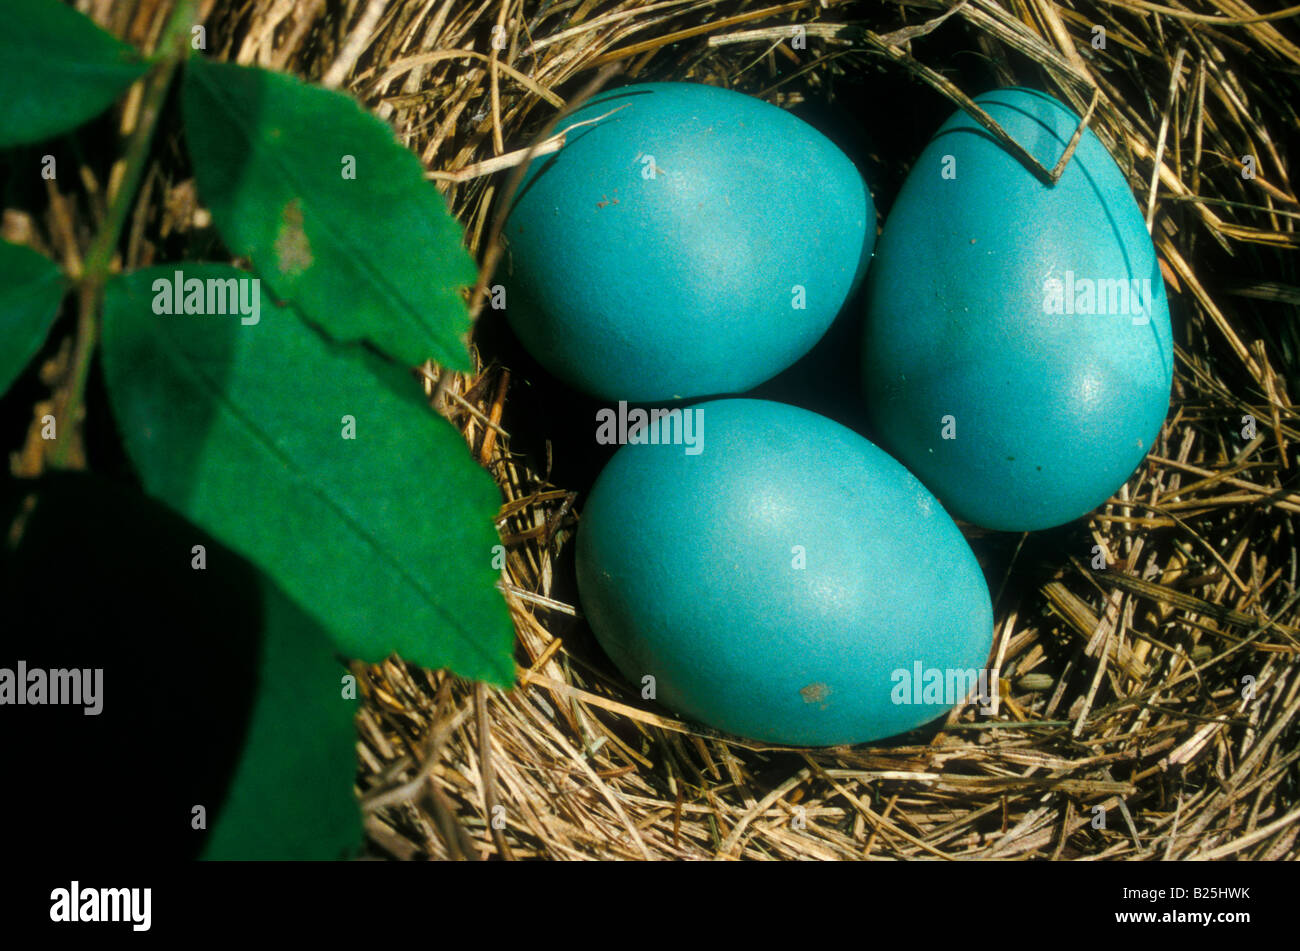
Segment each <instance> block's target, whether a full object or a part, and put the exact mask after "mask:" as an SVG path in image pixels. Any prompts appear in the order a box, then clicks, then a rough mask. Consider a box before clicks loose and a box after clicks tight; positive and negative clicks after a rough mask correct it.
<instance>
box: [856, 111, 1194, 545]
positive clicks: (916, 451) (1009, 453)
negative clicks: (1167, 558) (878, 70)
mask: <svg viewBox="0 0 1300 951" xmlns="http://www.w3.org/2000/svg"><path fill="white" fill-rule="evenodd" d="M975 101H976V102H977V103H979V105H980V106H982V107H983V108H984V109H985V110H986V111H987V112H988V113H989V114H990V115H991V116H992V117H993V118H994V119H996V120H997V122H998V123H999V124H1000V125H1001V126H1002V127H1003V128H1004V129H1005V130H1006V131H1007V132H1008V133H1009V134H1010V135H1011V137H1012V138H1013V139H1015V141H1017V142H1018V143H1019V144H1020V145H1022V146H1023V147H1024V148H1025V149H1026V150H1027V151H1028V152H1030V153H1031V154H1032V155H1033V156H1034V157H1035V158H1037V160H1038V161H1039V162H1040V163H1041V164H1043V165H1044V166H1045V167H1047V168H1048V169H1051V168H1052V167H1053V166H1055V165H1056V163H1057V161H1058V159H1059V158H1060V156H1061V155H1062V154H1063V152H1064V150H1065V147H1066V144H1067V143H1068V142H1069V140H1070V137H1071V136H1072V135H1073V133H1074V130H1075V127H1076V126H1077V124H1078V121H1079V118H1078V116H1077V115H1075V114H1074V113H1073V112H1071V111H1070V110H1069V109H1067V108H1066V107H1065V106H1064V105H1062V104H1061V103H1060V102H1058V101H1057V100H1055V99H1053V98H1052V97H1051V96H1048V95H1045V94H1043V93H1041V92H1035V91H1033V90H1028V89H1000V90H997V91H996V92H990V93H986V94H984V95H981V96H979V97H977V98H976V100H975ZM864 302H865V310H866V326H865V334H864V340H863V375H864V387H865V391H866V399H867V409H868V413H869V416H870V419H871V422H872V425H873V427H874V432H875V435H876V438H878V439H879V440H880V443H881V445H882V446H884V447H885V448H886V449H888V450H889V451H890V452H891V453H893V455H894V456H896V457H897V458H898V459H899V460H901V461H902V462H903V464H904V465H906V466H907V467H908V468H909V469H911V470H912V471H913V472H914V473H916V474H917V475H918V476H920V478H921V480H922V481H923V482H925V484H926V485H927V486H929V487H930V489H932V490H933V491H934V493H935V495H937V496H938V497H939V499H940V500H942V502H943V504H944V506H945V507H946V508H947V510H948V511H949V512H951V513H952V515H953V516H954V517H956V518H960V519H965V520H967V521H970V522H974V523H975V524H978V525H982V526H985V527H987V528H993V529H1003V530H1031V529H1040V528H1047V527H1050V526H1054V525H1061V524H1063V523H1065V522H1068V521H1070V520H1071V519H1074V518H1077V517H1079V516H1081V515H1084V514H1085V513H1087V512H1090V511H1092V510H1093V509H1094V508H1096V507H1097V506H1098V505H1100V504H1101V503H1102V502H1104V501H1105V500H1106V499H1107V498H1109V497H1110V495H1111V494H1112V493H1113V492H1114V491H1115V490H1116V489H1118V488H1119V487H1120V486H1121V485H1122V484H1123V483H1124V481H1125V480H1126V479H1127V478H1128V477H1129V476H1130V475H1131V474H1132V473H1133V471H1134V469H1135V468H1136V467H1137V466H1138V465H1139V464H1140V463H1141V461H1142V459H1143V457H1144V456H1145V455H1146V453H1147V451H1148V450H1149V449H1150V448H1151V445H1152V443H1153V441H1154V440H1155V438H1156V436H1157V435H1158V434H1159V431H1160V426H1161V423H1162V422H1163V420H1164V418H1165V413H1166V410H1167V408H1168V405H1169V392H1170V385H1171V382H1172V378H1173V342H1172V337H1171V333H1170V326H1169V306H1168V302H1167V300H1166V297H1165V288H1164V282H1163V281H1162V280H1161V275H1160V267H1159V264H1158V263H1157V259H1156V252H1155V249H1154V247H1153V246H1152V243H1151V238H1150V236H1149V235H1148V233H1147V230H1146V225H1145V223H1144V220H1143V216H1142V213H1141V211H1140V210H1139V208H1138V206H1137V203H1136V202H1135V200H1134V197H1133V193H1132V192H1131V191H1130V189H1129V185H1128V182H1127V180H1126V179H1125V177H1124V174H1123V173H1122V172H1121V171H1120V170H1119V167H1118V166H1117V165H1116V164H1115V162H1114V160H1113V159H1112V158H1111V156H1110V155H1109V154H1108V153H1107V151H1106V149H1105V147H1104V146H1103V145H1102V144H1101V142H1100V140H1098V138H1097V137H1096V135H1095V134H1093V132H1092V131H1091V130H1087V131H1085V132H1084V133H1083V137H1082V138H1081V139H1080V140H1079V144H1078V147H1077V149H1076V151H1075V153H1074V155H1073V157H1072V158H1071V160H1070V163H1069V165H1068V166H1067V167H1066V169H1065V174H1064V175H1063V176H1062V177H1061V179H1060V181H1058V182H1057V184H1056V185H1055V186H1048V185H1045V184H1043V183H1042V182H1040V181H1039V180H1038V179H1037V178H1035V177H1034V175H1033V174H1032V173H1031V172H1029V171H1028V170H1027V169H1026V168H1025V167H1024V166H1023V165H1022V164H1020V162H1019V161H1018V160H1017V159H1016V158H1015V157H1014V156H1012V155H1011V154H1009V153H1008V152H1007V151H1005V150H1004V148H1003V147H1002V145H1000V144H999V143H998V142H997V141H996V140H995V139H994V138H993V137H992V136H991V135H990V134H989V133H988V132H987V131H985V130H984V129H983V128H982V127H981V126H980V125H979V124H978V123H976V122H975V120H973V119H971V118H970V117H969V116H967V115H966V114H965V113H964V112H959V113H957V114H956V115H954V116H953V117H952V118H950V119H949V120H948V121H947V122H946V123H944V125H943V126H942V127H941V128H940V129H939V131H938V133H936V135H935V136H934V138H933V139H932V140H931V141H930V143H929V144H928V145H927V146H926V148H925V150H924V151H923V152H922V153H921V156H920V158H919V159H918V160H917V162H916V165H915V166H914V167H913V169H912V171H911V172H910V174H909V175H908V178H907V180H906V181H905V182H904V184H903V188H902V190H901V192H900V193H899V195H898V200H897V202H896V203H895V205H894V207H893V209H892V210H891V211H890V213H889V218H888V220H887V221H886V223H885V228H884V231H883V233H882V234H881V236H880V240H879V242H878V244H877V249H876V255H875V260H874V261H873V262H872V265H871V271H870V274H869V276H868V278H867V287H866V291H865V294H864Z"/></svg>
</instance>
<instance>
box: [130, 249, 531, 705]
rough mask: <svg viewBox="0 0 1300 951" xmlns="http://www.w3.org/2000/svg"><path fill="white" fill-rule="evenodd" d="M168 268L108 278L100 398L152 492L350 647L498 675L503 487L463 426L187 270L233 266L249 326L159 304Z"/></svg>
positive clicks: (361, 358)
mask: <svg viewBox="0 0 1300 951" xmlns="http://www.w3.org/2000/svg"><path fill="white" fill-rule="evenodd" d="M173 270H174V269H173V268H171V267H160V268H152V269H150V270H147V271H140V272H136V273H134V274H130V275H127V276H125V277H120V278H117V279H115V280H114V281H113V282H111V283H110V284H109V286H108V287H107V289H106V295H105V302H104V368H105V372H106V375H107V381H108V388H109V396H110V400H111V402H112V405H113V409H114V413H115V415H116V417H117V420H118V423H119V427H120V429H121V431H122V433H123V438H124V440H125V442H126V448H127V451H128V453H129V454H130V456H131V459H132V460H133V461H134V463H135V465H136V468H137V469H138V470H139V472H140V475H141V477H142V479H143V481H144V485H145V488H146V490H147V491H148V492H149V493H150V494H151V495H154V496H156V497H157V498H159V499H161V500H162V501H164V502H166V503H167V504H169V505H170V506H172V507H173V508H175V509H177V510H178V511H180V512H181V513H182V514H184V515H185V516H187V517H188V518H189V519H191V520H192V521H194V522H196V523H197V524H199V525H201V526H202V527H203V528H205V529H207V530H208V531H209V532H211V533H212V535H213V536H215V537H216V538H218V539H219V540H221V541H222V542H224V543H225V544H227V545H229V546H230V547H231V548H234V549H235V550H236V551H238V552H240V553H241V554H243V555H244V556H245V557H247V558H248V559H249V560H251V561H252V562H254V563H255V564H257V565H258V566H259V567H260V568H262V569H263V570H264V571H265V572H266V573H267V574H269V575H270V576H271V577H272V578H273V579H274V580H275V581H276V583H277V584H279V585H280V586H281V587H282V588H283V589H284V591H285V592H286V593H287V594H288V595H289V596H290V597H291V598H293V599H294V601H296V602H297V603H298V604H299V605H301V606H302V607H303V608H304V609H305V610H306V611H307V612H308V613H309V614H311V615H312V617H314V618H315V619H316V620H317V621H318V622H320V624H321V625H322V626H323V627H324V628H325V629H326V630H327V631H328V632H329V633H330V635H331V636H332V637H333V638H334V641H335V643H336V644H337V645H338V647H339V649H340V650H341V651H343V652H344V653H345V654H346V655H348V656H350V657H360V658H363V659H365V660H368V661H378V660H380V659H381V658H383V657H385V656H387V655H388V654H389V653H390V652H391V651H397V652H398V653H400V654H401V655H402V656H403V657H405V658H406V659H408V660H411V661H414V662H416V663H419V664H421V665H423V666H426V667H450V668H451V669H452V670H454V671H456V672H457V673H458V674H461V675H462V676H465V677H470V678H475V679H482V680H490V681H492V682H494V683H498V684H503V685H504V684H509V683H510V682H511V681H512V680H513V672H514V667H513V662H512V649H513V630H512V627H511V623H510V619H509V613H508V611H507V609H506V606H505V602H504V600H503V599H502V597H501V595H500V593H499V592H498V591H497V590H496V588H495V582H496V580H497V573H496V572H495V571H494V570H493V569H492V559H493V547H494V546H495V545H497V544H499V538H498V536H497V533H496V530H495V527H494V518H495V516H496V513H497V511H498V510H499V507H500V494H499V492H498V490H497V488H496V485H495V484H494V483H493V482H492V480H491V478H490V477H489V476H488V474H487V473H486V472H484V471H483V470H482V469H481V468H479V466H478V465H477V464H476V463H475V462H474V460H473V458H472V457H471V456H470V454H469V451H468V448H467V447H466V446H465V443H464V440H463V439H462V438H461V437H460V434H459V433H457V432H456V431H455V429H454V428H453V427H452V426H451V424H450V423H448V422H447V421H446V420H444V419H441V418H440V417H438V416H436V415H434V414H433V413H432V412H431V411H430V410H429V409H428V408H427V406H425V404H424V402H423V400H422V398H421V395H420V393H419V389H418V387H416V386H415V384H414V383H413V382H412V381H411V379H410V378H409V375H408V374H407V373H405V372H403V371H399V370H395V369H393V368H392V367H390V366H388V365H386V364H384V363H382V362H381V361H380V360H379V359H378V358H377V357H375V356H374V355H372V354H370V353H368V352H367V351H366V350H365V349H364V348H360V347H351V346H343V345H340V344H335V343H331V342H329V341H327V340H326V339H325V338H323V337H322V336H321V335H320V334H318V333H316V332H315V331H313V330H312V329H311V328H310V327H308V326H306V325H305V324H304V323H303V322H302V321H301V320H299V319H298V318H297V316H296V315H294V314H292V313H291V311H290V310H288V309H287V308H281V307H277V306H276V305H275V304H274V303H273V302H272V301H271V299H270V298H269V297H268V296H267V295H266V294H265V293H263V292H262V291H261V289H260V288H258V287H257V279H255V278H250V277H249V276H248V275H247V274H244V273H243V272H240V271H238V270H235V269H234V268H232V267H228V266H226V265H216V264H186V265H185V266H184V277H185V280H186V282H187V283H188V282H190V281H193V280H195V279H198V280H200V281H204V280H213V281H214V282H215V281H220V280H232V279H233V280H236V281H237V282H238V283H239V285H240V286H241V288H242V293H243V295H245V296H246V298H247V300H248V301H249V303H250V305H251V304H252V302H253V301H257V302H258V303H257V307H258V308H259V310H258V312H257V316H256V323H254V322H253V309H252V308H251V307H250V308H249V309H248V313H249V316H247V317H240V316H238V315H228V316H212V315H209V316H204V315H201V314H193V313H191V314H180V315H177V316H157V315H156V314H155V313H154V311H153V309H152V305H153V304H155V303H157V304H158V305H159V306H160V308H161V306H162V305H163V304H164V303H167V302H168V301H170V300H171V298H172V291H171V286H172V284H171V282H172V280H173ZM155 282H158V283H157V287H158V288H160V289H162V290H161V291H160V292H159V293H158V294H157V295H155V293H154V291H153V290H151V288H153V287H154V286H155ZM213 286H216V285H215V284H214V285H213ZM253 291H256V293H253ZM213 303H216V301H215V298H214V300H213ZM208 309H209V310H212V311H217V310H220V308H217V307H213V306H209V307H208ZM245 320H247V321H248V323H247V324H246V323H244V321H245ZM345 416H349V417H354V418H355V438H354V439H346V438H343V435H344V431H345V423H344V421H343V417H345Z"/></svg>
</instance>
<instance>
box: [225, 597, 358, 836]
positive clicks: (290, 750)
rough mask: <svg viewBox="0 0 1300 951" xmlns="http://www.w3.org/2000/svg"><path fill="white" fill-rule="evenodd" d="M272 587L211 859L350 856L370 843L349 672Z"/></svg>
mask: <svg viewBox="0 0 1300 951" xmlns="http://www.w3.org/2000/svg"><path fill="white" fill-rule="evenodd" d="M262 588H263V592H264V599H263V607H262V618H263V624H262V655H261V658H260V659H259V663H258V690H257V696H256V699H255V700H254V702H253V710H252V715H251V717H250V721H249V727H248V736H247V739H246V740H245V742H244V748H243V752H242V754H241V756H240V760H239V765H238V766H237V767H236V768H235V775H234V778H233V779H232V780H231V783H230V791H229V793H228V794H227V796H226V801H225V804H224V805H223V806H222V807H221V808H220V810H219V811H218V813H217V817H216V822H215V823H214V824H213V826H212V831H211V833H210V834H209V838H208V841H207V843H206V845H205V846H204V850H203V855H202V858H204V859H210V860H226V859H234V860H240V861H247V860H271V861H281V860H295V861H296V860H306V861H323V860H329V859H337V858H342V857H345V855H346V853H348V852H349V851H352V850H355V849H356V848H357V847H358V846H359V845H360V844H361V812H360V809H359V807H358V805H357V800H356V797H355V796H354V795H353V793H352V785H353V781H354V779H355V775H356V763H357V759H356V729H355V727H354V726H353V722H352V717H353V713H354V711H355V707H356V704H355V703H354V702H353V701H352V700H351V699H345V693H344V688H343V678H344V677H345V676H346V675H347V670H346V669H345V668H344V667H343V666H342V665H341V664H340V663H339V662H338V661H337V660H335V659H334V657H333V656H332V650H333V646H332V645H331V644H330V641H329V638H328V637H327V636H326V634H325V632H324V631H322V630H321V629H320V627H319V626H317V625H316V624H315V623H314V622H313V621H312V620H311V619H310V618H309V617H307V616H306V615H305V614H303V612H302V611H301V610H299V608H298V607H297V606H296V605H294V604H293V603H292V602H291V601H289V599H288V598H286V597H285V596H284V595H283V594H282V593H281V592H279V591H278V590H276V588H275V585H273V584H270V583H265V584H263V586H262ZM355 694H356V692H355V690H353V691H352V694H351V695H352V696H355Z"/></svg>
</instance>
